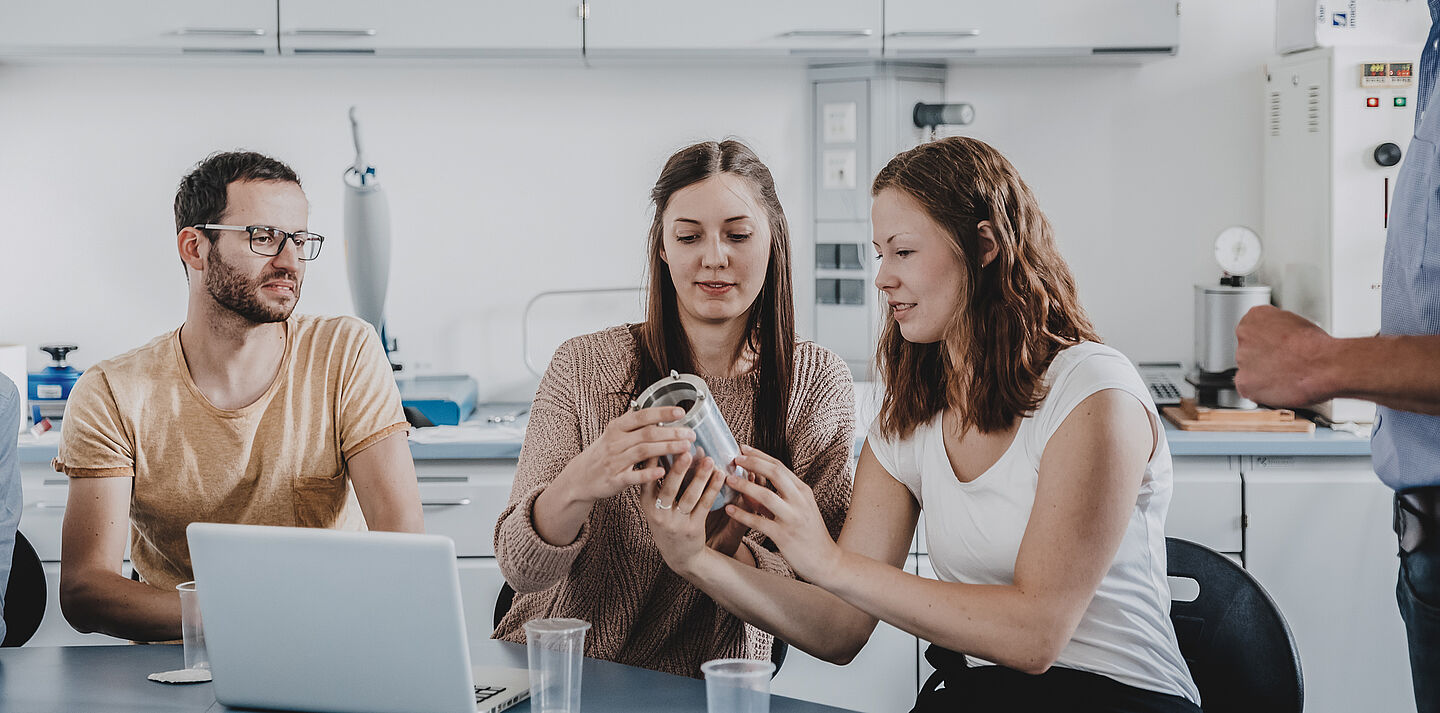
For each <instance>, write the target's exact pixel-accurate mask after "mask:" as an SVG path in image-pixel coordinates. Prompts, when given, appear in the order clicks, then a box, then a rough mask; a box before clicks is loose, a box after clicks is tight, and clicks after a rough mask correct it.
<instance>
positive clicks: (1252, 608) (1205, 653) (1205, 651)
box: [1165, 537, 1305, 713]
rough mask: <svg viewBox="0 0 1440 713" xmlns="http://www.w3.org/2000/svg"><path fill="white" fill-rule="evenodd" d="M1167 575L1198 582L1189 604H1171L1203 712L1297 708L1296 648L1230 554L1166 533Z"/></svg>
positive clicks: (1274, 712) (1301, 696)
mask: <svg viewBox="0 0 1440 713" xmlns="http://www.w3.org/2000/svg"><path fill="white" fill-rule="evenodd" d="M1165 553H1166V558H1167V560H1168V570H1169V574H1170V576H1171V577H1184V578H1187V579H1193V580H1195V581H1196V582H1197V583H1199V585H1200V595H1199V596H1198V597H1196V598H1195V600H1194V601H1190V602H1182V601H1179V600H1176V601H1172V602H1171V603H1170V620H1171V621H1172V622H1174V624H1175V634H1176V636H1177V638H1178V639H1179V641H1180V653H1181V655H1183V656H1184V657H1185V663H1186V664H1187V665H1189V667H1190V675H1191V676H1192V677H1194V679H1195V685H1196V687H1198V688H1199V689H1200V701H1201V703H1202V704H1203V707H1204V709H1205V711H1206V713H1232V712H1238V711H1266V712H1267V713H1300V712H1301V708H1302V707H1303V706H1304V702H1305V680H1304V677H1303V676H1302V674H1301V672H1300V652H1299V650H1298V649H1296V647H1295V637H1294V636H1292V635H1291V633H1290V627H1289V625H1287V624H1286V623H1285V617H1284V616H1282V615H1281V614H1280V608H1279V607H1277V606H1275V602H1274V600H1272V599H1270V595H1268V594H1266V593H1265V590H1264V588H1262V587H1261V586H1260V583H1259V582H1257V581H1255V578H1254V577H1252V576H1250V573H1249V572H1246V571H1245V570H1244V568H1242V567H1241V566H1240V565H1238V564H1236V563H1235V562H1234V561H1232V560H1231V559H1230V558H1228V557H1226V556H1225V555H1222V554H1220V553H1219V552H1216V551H1214V550H1212V549H1210V548H1208V547H1205V546H1204V545H1200V544H1196V543H1194V542H1190V541H1189V540H1181V539H1178V538H1174V537H1167V538H1165Z"/></svg>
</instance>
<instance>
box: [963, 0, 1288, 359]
mask: <svg viewBox="0 0 1440 713" xmlns="http://www.w3.org/2000/svg"><path fill="white" fill-rule="evenodd" d="M1182 8H1183V14H1182V15H1181V21H1180V53H1179V55H1178V56H1176V57H1174V58H1172V59H1165V60H1159V61H1155V62H1151V63H1149V64H1146V65H1143V66H1140V67H1056V68H1019V69H1004V68H995V67H982V68H974V67H971V68H966V67H955V68H952V69H951V71H950V74H949V77H948V79H947V81H946V94H947V98H948V99H949V100H950V101H967V102H970V103H972V104H974V105H975V116H976V118H975V123H974V124H972V125H970V126H968V127H965V133H967V134H968V135H970V136H975V137H978V138H981V139H983V140H985V141H987V142H989V143H991V144H993V145H994V146H995V147H996V148H998V149H1000V150H1001V151H1002V152H1004V153H1005V154H1006V155H1007V156H1008V157H1009V158H1010V160H1011V161H1012V162H1013V163H1014V164H1015V166H1016V168H1017V169H1018V170H1019V171H1020V175H1021V176H1022V177H1023V178H1024V179H1025V181H1026V183H1028V184H1029V185H1030V188H1031V190H1032V191H1033V192H1034V193H1035V195H1036V197H1037V199H1038V200H1039V202H1040V207H1041V208H1042V209H1043V210H1044V211H1045V213H1046V215H1047V216H1048V217H1049V218H1050V220H1051V222H1052V223H1053V224H1054V226H1055V230H1056V236H1057V241H1058V242H1059V245H1060V249H1061V252H1062V253H1063V254H1064V255H1065V258H1066V260H1067V261H1068V262H1069V263H1070V267H1071V269H1072V270H1073V271H1074V273H1075V278H1076V280H1077V281H1078V282H1079V285H1080V296H1081V299H1082V301H1083V302H1084V304H1085V306H1086V308H1087V309H1088V311H1089V313H1090V316H1091V318H1092V319H1093V320H1094V322H1095V324H1096V327H1097V328H1098V330H1099V331H1100V334H1101V336H1102V337H1103V338H1104V339H1105V340H1106V341H1107V342H1108V343H1109V344H1110V345H1111V346H1114V347H1116V348H1117V349H1120V350H1121V351H1123V352H1125V354H1126V355H1127V356H1129V357H1130V358H1132V359H1136V360H1164V361H1183V362H1185V363H1186V364H1187V365H1188V364H1190V363H1191V362H1192V361H1193V359H1194V329H1193V324H1194V315H1193V310H1194V296H1193V289H1194V288H1193V285H1194V284H1196V283H1201V282H1203V283H1211V282H1213V281H1215V280H1217V279H1219V277H1220V268H1219V267H1218V266H1217V265H1216V264H1215V259H1214V257H1213V242H1212V241H1213V239H1214V237H1215V236H1216V235H1217V234H1218V233H1219V232H1220V231H1221V230H1222V229H1224V228H1226V227H1228V226H1231V225H1245V226H1249V227H1250V228H1251V229H1253V230H1255V231H1257V232H1260V237H1261V240H1262V241H1263V240H1264V237H1265V236H1264V233H1263V232H1262V229H1263V226H1262V225H1260V220H1261V206H1260V192H1261V191H1260V181H1261V130H1262V125H1263V124H1262V122H1263V118H1262V115H1263V112H1262V95H1263V87H1264V73H1263V71H1262V70H1263V66H1264V64H1265V62H1266V61H1267V59H1269V58H1270V57H1271V56H1272V54H1273V48H1274V28H1275V17H1274V14H1275V6H1274V3H1272V2H1256V1H1255V0H1188V1H1187V2H1184V3H1182Z"/></svg>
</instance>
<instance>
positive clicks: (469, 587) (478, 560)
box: [455, 557, 505, 648]
mask: <svg viewBox="0 0 1440 713" xmlns="http://www.w3.org/2000/svg"><path fill="white" fill-rule="evenodd" d="M455 566H456V567H457V568H458V569H459V570H460V600H461V602H462V603H463V604H464V606H465V638H466V640H467V641H469V642H470V646H471V647H472V648H473V647H474V646H475V644H476V642H479V641H484V640H486V639H489V638H490V634H491V633H493V632H494V631H495V627H493V626H491V624H492V623H493V622H494V621H495V598H496V597H498V596H500V588H501V587H502V586H504V585H505V577H504V576H503V575H501V574H500V565H499V564H498V563H497V562H496V561H495V558H493V557H461V558H459V559H457V560H455Z"/></svg>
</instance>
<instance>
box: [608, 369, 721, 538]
mask: <svg viewBox="0 0 1440 713" xmlns="http://www.w3.org/2000/svg"><path fill="white" fill-rule="evenodd" d="M656 406H679V407H680V408H683V409H685V415H684V416H683V417H681V418H680V420H678V421H668V422H666V423H663V424H661V425H663V426H683V427H685V428H689V429H691V430H693V431H695V442H694V443H692V444H691V445H690V454H691V455H692V456H694V455H696V454H697V452H698V450H699V449H704V452H705V455H707V456H709V457H711V458H713V459H715V467H717V468H719V469H721V470H723V471H725V472H726V473H731V474H734V475H738V476H740V477H742V478H743V477H745V470H744V469H743V468H741V467H739V466H737V465H735V457H736V456H738V455H740V445H739V444H737V443H736V442H735V436H734V435H733V434H731V433H730V425H729V424H727V423H725V417H724V416H722V415H720V407H718V406H716V405H715V399H714V398H713V397H712V396H711V395H710V387H709V386H707V385H706V384H705V380H704V379H701V378H700V377H698V376H696V375H694V374H679V373H676V372H674V371H672V372H670V375H669V376H667V377H664V378H662V379H660V380H659V381H657V382H655V383H653V384H651V385H650V387H649V388H647V389H645V390H644V391H642V392H641V393H640V396H639V397H637V398H636V399H635V400H634V401H632V402H630V407H631V408H632V409H642V408H653V407H656ZM660 460H661V462H662V463H664V465H665V467H666V468H669V467H670V464H671V460H670V458H668V457H662V458H661V459H660ZM696 460H699V459H698V458H697V459H696ZM734 497H735V493H734V491H732V490H731V489H730V487H729V486H728V485H722V486H721V487H720V495H719V496H718V497H716V498H715V502H714V503H713V504H712V505H711V506H710V509H711V510H712V511H714V510H719V509H720V508H723V507H725V505H726V504H727V503H729V502H730V501H731V500H733V499H734Z"/></svg>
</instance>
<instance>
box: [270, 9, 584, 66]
mask: <svg viewBox="0 0 1440 713" xmlns="http://www.w3.org/2000/svg"><path fill="white" fill-rule="evenodd" d="M583 43H584V31H583V19H582V17H581V5H580V2H579V0H466V2H454V0H410V2H404V3H397V2H390V1H388V0H280V51H281V53H282V54H295V55H304V54H330V55H336V54H339V55H347V54H354V55H371V54H373V55H390V56H402V57H403V56H412V57H465V56H472V57H485V56H506V57H526V56H530V57H567V56H573V57H576V58H578V57H580V53H581V52H582V48H583V47H584V44H583Z"/></svg>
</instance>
